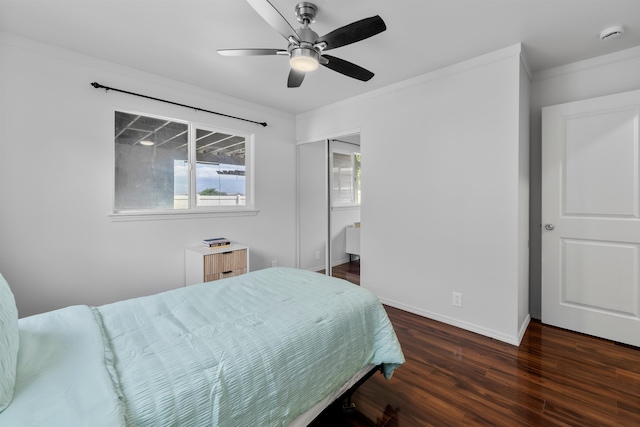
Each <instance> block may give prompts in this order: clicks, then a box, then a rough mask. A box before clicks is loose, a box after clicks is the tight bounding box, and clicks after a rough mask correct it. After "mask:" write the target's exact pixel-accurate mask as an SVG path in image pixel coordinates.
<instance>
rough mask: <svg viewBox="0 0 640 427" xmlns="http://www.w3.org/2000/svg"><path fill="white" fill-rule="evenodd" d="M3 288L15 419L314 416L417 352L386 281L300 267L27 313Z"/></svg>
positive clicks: (3, 367)
mask: <svg viewBox="0 0 640 427" xmlns="http://www.w3.org/2000/svg"><path fill="white" fill-rule="evenodd" d="M0 301H1V302H2V308H1V309H0V381H1V382H2V384H1V385H2V387H0V411H1V412H0V425H1V426H7V427H9V426H23V425H25V426H26V425H28V426H39V425H42V426H45V425H46V426H65V427H71V426H105V427H106V426H109V427H115V426H151V425H153V426H286V425H291V426H303V425H307V424H308V423H309V422H311V421H312V420H313V419H314V418H315V417H316V416H317V415H318V414H319V413H320V412H322V410H323V409H324V408H326V407H327V406H328V405H329V404H331V403H332V402H333V401H334V400H335V399H337V398H338V397H340V396H341V395H342V394H343V392H345V391H346V390H347V389H349V388H350V387H352V386H353V385H354V384H356V383H357V382H358V381H359V380H360V379H361V378H363V377H364V376H365V375H366V374H367V373H369V372H370V371H371V370H372V368H373V367H379V369H380V370H381V372H382V374H383V375H384V376H385V377H386V378H390V377H391V375H392V373H393V371H394V370H395V369H396V368H397V367H398V366H400V365H401V364H403V363H404V357H403V354H402V350H401V348H400V345H399V343H398V340H397V338H396V335H395V333H394V331H393V327H392V325H391V323H390V322H389V319H388V318H387V315H386V312H385V311H384V308H383V307H382V305H381V304H380V302H379V301H378V299H377V298H376V297H375V295H373V294H372V293H370V292H369V291H367V290H365V289H363V288H361V287H359V286H356V285H353V284H351V283H349V282H346V281H343V280H340V279H334V278H331V277H327V276H324V275H321V274H318V273H315V272H310V271H305V270H299V269H293V268H283V267H278V268H269V269H264V270H259V271H256V272H252V273H248V274H245V275H242V276H237V277H233V278H229V279H224V280H220V281H216V282H212V283H203V284H198V285H194V286H188V287H184V288H179V289H175V290H172V291H168V292H163V293H160V294H157V295H152V296H148V297H141V298H134V299H130V300H125V301H120V302H117V303H113V304H107V305H103V306H100V307H89V306H71V307H67V308H64V309H60V310H55V311H52V312H48V313H43V314H39V315H35V316H30V317H26V318H22V319H20V320H17V311H16V310H15V302H14V301H13V295H12V294H11V291H10V289H9V287H8V285H7V283H6V281H4V279H3V278H2V276H1V275H0ZM2 359H4V360H2ZM3 394H4V396H3Z"/></svg>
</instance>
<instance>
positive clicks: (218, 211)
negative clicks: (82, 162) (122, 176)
mask: <svg viewBox="0 0 640 427" xmlns="http://www.w3.org/2000/svg"><path fill="white" fill-rule="evenodd" d="M117 112H122V113H127V114H136V115H141V116H146V117H152V118H156V119H161V120H171V121H173V122H178V123H185V124H187V126H188V129H189V140H188V149H187V158H188V172H189V179H188V182H189V183H188V191H187V195H188V200H189V207H188V208H187V209H176V210H172V209H139V210H123V211H117V210H116V209H115V200H116V198H115V194H116V188H115V173H116V172H115V171H116V164H115V161H116V159H115V150H114V157H113V167H112V180H111V182H112V185H113V195H112V202H111V207H112V213H111V214H109V218H110V219H111V220H112V221H116V222H117V221H149V220H162V219H184V218H189V219H193V218H208V217H231V216H254V215H257V214H258V212H259V211H258V210H257V209H256V207H255V194H254V188H255V187H254V170H255V161H254V154H255V149H254V146H255V134H254V133H247V132H243V131H239V130H235V129H227V128H222V127H219V126H212V125H209V124H203V123H198V122H192V121H189V120H182V119H174V118H171V117H166V116H162V115H156V114H150V113H142V112H137V111H130V110H126V109H114V114H113V116H112V117H115V114H116V113H117ZM111 129H112V130H113V128H111ZM196 129H202V130H207V131H219V132H222V133H227V134H231V135H237V136H241V137H243V138H244V139H245V193H246V196H245V204H244V205H234V206H197V196H196V191H195V190H196V157H197V156H196ZM111 141H112V143H113V142H114V141H113V133H111Z"/></svg>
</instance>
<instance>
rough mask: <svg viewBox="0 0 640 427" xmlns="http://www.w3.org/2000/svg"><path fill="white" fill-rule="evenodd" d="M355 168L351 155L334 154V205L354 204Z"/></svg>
mask: <svg viewBox="0 0 640 427" xmlns="http://www.w3.org/2000/svg"><path fill="white" fill-rule="evenodd" d="M352 176H353V166H352V164H351V156H350V155H349V154H341V153H333V203H334V204H338V203H352V202H353V181H352Z"/></svg>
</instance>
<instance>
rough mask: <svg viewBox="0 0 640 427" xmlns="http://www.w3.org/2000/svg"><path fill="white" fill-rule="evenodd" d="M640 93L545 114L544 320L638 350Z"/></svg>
mask: <svg viewBox="0 0 640 427" xmlns="http://www.w3.org/2000/svg"><path fill="white" fill-rule="evenodd" d="M639 116H640V91H633V92H627V93H623V94H617V95H611V96H605V97H601V98H594V99H589V100H584V101H578V102H572V103H568V104H562V105H556V106H552V107H546V108H543V109H542V321H543V322H544V323H547V324H550V325H555V326H559V327H561V328H566V329H570V330H573V331H577V332H581V333H585V334H589V335H595V336H599V337H602V338H607V339H611V340H614V341H619V342H623V343H627V344H631V345H635V346H640V311H639V308H640V282H639V280H640V277H639V276H640V250H639V248H640V210H639V199H640V180H639V176H640V174H639V158H640V154H639V153H640V149H639V146H638V144H639V140H638V121H639Z"/></svg>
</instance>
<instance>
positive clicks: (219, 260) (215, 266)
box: [204, 249, 247, 277]
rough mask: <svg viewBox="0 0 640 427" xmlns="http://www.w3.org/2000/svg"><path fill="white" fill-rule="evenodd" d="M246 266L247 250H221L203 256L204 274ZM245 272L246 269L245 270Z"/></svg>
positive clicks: (218, 272) (208, 274)
mask: <svg viewBox="0 0 640 427" xmlns="http://www.w3.org/2000/svg"><path fill="white" fill-rule="evenodd" d="M243 268H244V269H246V268H247V250H246V249H239V250H236V251H228V252H221V253H217V254H211V255H205V256H204V276H205V277H207V276H210V275H213V274H220V273H225V272H229V271H233V270H239V269H243ZM245 273H246V271H245Z"/></svg>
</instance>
